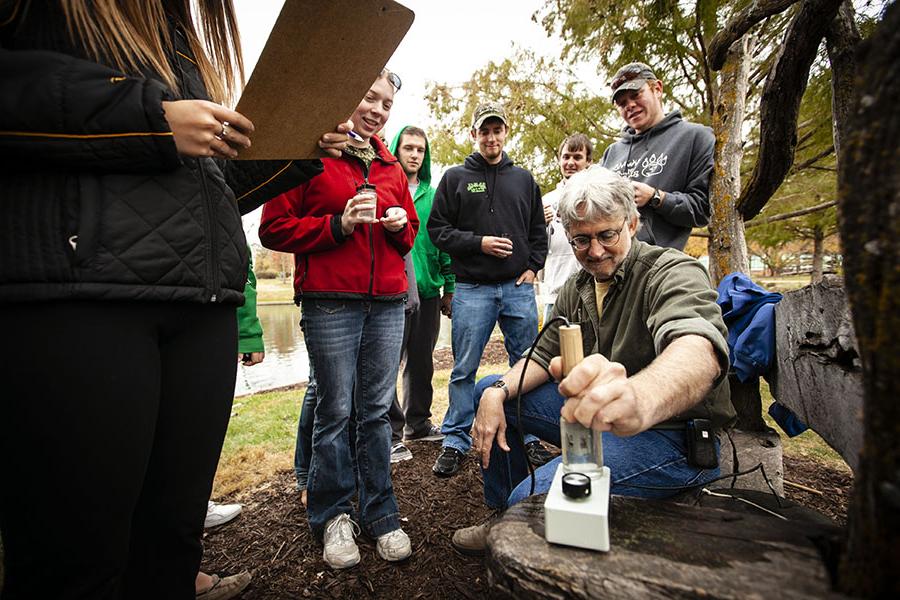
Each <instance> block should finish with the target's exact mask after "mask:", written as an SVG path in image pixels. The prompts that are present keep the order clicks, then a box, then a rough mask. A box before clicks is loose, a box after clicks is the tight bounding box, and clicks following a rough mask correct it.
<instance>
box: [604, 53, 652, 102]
mask: <svg viewBox="0 0 900 600" xmlns="http://www.w3.org/2000/svg"><path fill="white" fill-rule="evenodd" d="M656 79H657V77H656V75H655V74H654V73H653V69H651V68H650V67H648V66H647V65H645V64H644V63H639V62H635V63H629V64H627V65H625V66H624V67H622V68H621V69H619V70H618V71H616V76H615V77H613V78H612V81H611V82H610V83H609V89H610V91H611V92H612V96H611V97H610V99H611V100H612V101H613V102H615V101H616V94H618V93H619V92H622V91H625V90H639V89H641V88H642V87H644V84H645V83H647V82H648V81H656Z"/></svg>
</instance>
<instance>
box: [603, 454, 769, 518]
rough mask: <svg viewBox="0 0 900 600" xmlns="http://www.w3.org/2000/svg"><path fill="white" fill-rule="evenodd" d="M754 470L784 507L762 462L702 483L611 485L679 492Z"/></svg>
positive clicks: (746, 473) (747, 473)
mask: <svg viewBox="0 0 900 600" xmlns="http://www.w3.org/2000/svg"><path fill="white" fill-rule="evenodd" d="M754 471H759V472H760V473H762V476H763V480H765V482H766V485H767V486H768V487H769V491H771V492H772V495H773V496H775V502H776V504H778V508H784V505H783V504H782V503H781V496H779V495H778V493H777V492H776V491H775V486H773V485H772V482H771V481H769V477H768V476H767V475H766V468H765V467H764V466H763V464H762V463H757V465H756V466H755V467H753V468H752V469H747V470H746V471H741V472H733V473H728V474H726V475H720V476H719V477H716V478H715V479H710V480H709V481H704V482H702V483H693V484H691V485H676V486H656V485H638V484H635V483H614V484H613V485H619V486H622V487H630V488H636V489H641V490H657V491H664V492H669V491H672V492H679V491H687V490H691V489H694V488H698V487H704V486H707V485H709V484H711V483H715V482H717V481H722V480H723V479H731V478H732V477H734V478H737V477H740V476H742V475H749V474H750V473H753V472H754ZM732 487H733V486H732Z"/></svg>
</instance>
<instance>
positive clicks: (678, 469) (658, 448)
mask: <svg viewBox="0 0 900 600" xmlns="http://www.w3.org/2000/svg"><path fill="white" fill-rule="evenodd" d="M498 378H499V376H498V375H489V376H487V377H485V378H483V379H481V380H480V381H479V382H478V385H477V386H476V387H475V394H476V396H475V397H476V402H477V399H480V398H481V393H482V392H483V391H484V390H485V389H487V387H488V386H490V385H491V384H492V383H493V382H494V381H496V380H497V379H498ZM563 402H564V398H563V397H562V396H561V395H560V394H559V391H558V390H557V384H556V383H555V382H552V381H551V382H548V383H545V384H543V385H541V386H540V387H538V388H536V389H534V390H532V391H531V392H529V393H527V394H525V395H524V396H523V397H522V406H521V413H522V426H523V428H524V430H525V431H526V432H528V433H533V434H535V435H537V436H538V437H539V438H541V439H542V440H545V441H547V442H550V443H551V444H554V445H555V446H559V445H560V437H559V411H560V409H561V408H562V405H563ZM504 412H505V413H506V425H507V429H506V439H507V441H508V443H509V447H510V451H509V452H504V451H503V450H501V449H500V447H499V446H497V444H496V443H495V444H494V446H493V448H491V462H490V465H489V466H488V468H487V469H482V474H483V475H484V500H485V503H486V504H487V505H488V506H490V507H492V508H497V509H504V508H507V507H508V506H512V505H513V504H516V503H517V502H520V501H521V500H524V499H525V498H526V497H528V495H529V492H530V490H531V478H530V477H529V475H528V465H527V463H526V462H525V461H526V459H525V456H524V454H523V453H522V448H521V445H520V444H519V442H518V440H517V436H518V433H517V431H518V427H517V425H516V404H515V401H512V402H507V403H506V405H505V407H504ZM717 443H718V442H717ZM716 451H717V452H718V445H717V446H716ZM561 461H562V458H561V457H557V458H555V459H553V460H552V461H550V462H549V463H547V464H546V465H543V466H542V467H538V468H537V469H535V484H534V493H535V494H542V493H544V492H546V491H547V490H549V489H550V484H551V482H552V481H553V476H554V475H555V474H556V469H557V466H558V465H559V463H560V462H561ZM603 461H604V463H605V464H606V466H608V467H609V470H610V472H611V473H612V487H611V488H610V493H613V494H619V495H622V496H638V497H642V498H667V497H669V496H674V495H675V494H677V493H678V492H679V491H681V490H677V489H676V490H648V489H642V488H640V487H631V486H651V487H670V488H671V487H676V486H687V485H694V484H697V483H702V482H706V481H710V480H712V479H715V478H716V477H718V476H719V469H718V468H715V469H699V468H697V467H693V466H691V465H689V464H688V462H687V452H686V449H685V439H684V431H681V430H658V429H649V430H647V431H644V432H643V433H639V434H637V435H633V436H630V437H618V436H616V435H614V434H612V433H608V432H604V433H603Z"/></svg>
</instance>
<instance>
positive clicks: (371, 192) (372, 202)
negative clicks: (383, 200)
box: [356, 183, 378, 221]
mask: <svg viewBox="0 0 900 600" xmlns="http://www.w3.org/2000/svg"><path fill="white" fill-rule="evenodd" d="M356 193H357V195H360V196H366V197H367V198H368V199H367V200H366V202H364V203H363V202H361V203H359V204H357V206H360V207H363V206H365V207H366V208H361V209H360V210H359V212H358V214H359V216H360V217H362V218H364V219H367V220H369V221H374V220H375V210H376V208H377V206H378V195H377V194H376V193H375V186H374V185H372V184H371V183H364V184H362V185H360V186H359V187H357V188H356Z"/></svg>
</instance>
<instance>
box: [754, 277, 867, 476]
mask: <svg viewBox="0 0 900 600" xmlns="http://www.w3.org/2000/svg"><path fill="white" fill-rule="evenodd" d="M775 339H776V344H777V351H776V352H777V360H776V364H775V368H773V369H772V373H771V374H770V376H769V377H768V379H769V386H770V389H771V391H772V396H773V397H774V398H776V399H777V400H778V401H779V402H780V403H782V404H784V405H785V406H787V407H788V408H790V409H791V410H792V411H794V414H796V415H797V416H798V417H800V419H801V420H802V421H803V422H804V423H806V424H807V425H809V426H810V427H811V428H812V429H813V430H815V432H816V433H818V434H819V435H820V436H822V439H824V440H825V441H826V442H828V444H829V445H830V446H831V447H832V448H834V449H835V450H836V451H837V452H839V453H840V455H841V456H842V457H843V458H844V460H845V461H847V464H848V465H850V467H851V468H852V469H854V470H856V467H857V465H858V464H859V451H860V449H861V448H862V437H863V435H862V396H863V389H862V366H861V363H860V358H859V351H858V349H859V344H858V343H857V341H856V335H855V333H854V330H853V322H852V321H851V319H850V307H849V306H848V304H847V296H846V294H845V293H844V288H843V286H842V284H841V280H840V279H839V278H837V277H834V276H830V277H826V278H825V279H824V280H823V281H822V282H821V283H817V284H814V285H810V286H807V287H805V288H803V289H800V290H795V291H792V292H788V293H787V294H785V295H784V298H783V299H782V301H781V302H780V303H779V304H778V306H777V307H776V309H775Z"/></svg>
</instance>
